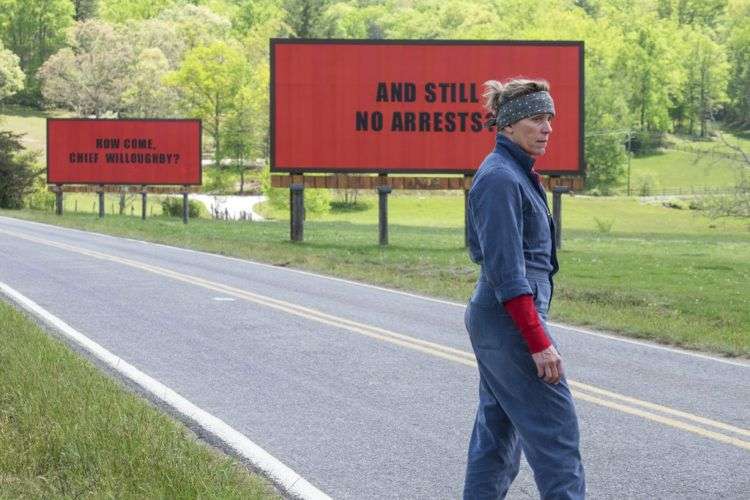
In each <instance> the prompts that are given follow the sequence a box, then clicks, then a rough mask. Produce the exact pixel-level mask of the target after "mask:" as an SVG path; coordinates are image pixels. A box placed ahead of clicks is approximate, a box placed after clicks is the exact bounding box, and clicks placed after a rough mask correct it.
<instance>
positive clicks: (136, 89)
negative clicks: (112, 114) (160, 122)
mask: <svg viewBox="0 0 750 500" xmlns="http://www.w3.org/2000/svg"><path fill="white" fill-rule="evenodd" d="M168 72H169V61H167V58H166V57H165V56H164V54H162V52H161V50H159V49H157V48H151V49H145V50H143V51H141V53H140V55H139V56H138V59H137V60H136V63H135V67H134V69H133V76H132V78H131V79H130V82H129V85H128V87H127V88H126V89H125V91H124V92H123V94H122V109H123V114H124V115H125V116H131V117H138V118H170V117H173V116H176V114H177V93H176V92H175V90H174V87H170V86H168V85H165V84H164V83H163V82H162V80H163V78H164V76H166V74H167V73H168Z"/></svg>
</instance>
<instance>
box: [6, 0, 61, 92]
mask: <svg viewBox="0 0 750 500" xmlns="http://www.w3.org/2000/svg"><path fill="white" fill-rule="evenodd" d="M73 15H74V10H73V4H72V3H71V2H70V0H0V34H1V35H0V36H2V41H3V43H4V44H5V47H6V48H7V49H9V50H11V51H12V52H14V53H15V54H16V55H17V56H18V57H19V59H20V61H19V62H20V66H21V70H23V72H24V73H25V74H26V82H25V90H24V91H23V92H20V93H19V94H18V96H17V99H18V100H19V101H21V102H24V103H26V104H34V105H38V104H40V102H39V101H40V90H39V82H38V80H37V77H36V75H37V69H39V67H40V66H41V65H42V63H43V62H44V61H45V60H46V59H47V58H48V57H49V56H50V54H52V53H54V52H55V51H56V50H58V49H59V48H60V47H62V46H63V45H64V43H65V30H66V28H68V27H69V26H70V25H71V24H72V23H73Z"/></svg>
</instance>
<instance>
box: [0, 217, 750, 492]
mask: <svg viewBox="0 0 750 500" xmlns="http://www.w3.org/2000/svg"><path fill="white" fill-rule="evenodd" d="M0 282H3V283H5V284H6V285H8V286H10V287H12V288H14V289H15V290H17V291H19V292H20V293H22V294H24V295H26V296H27V297H29V298H30V299H31V300H33V301H35V302H36V303H37V304H39V305H41V306H42V307H44V308H45V309H47V310H48V311H50V312H51V313H52V314H54V315H56V316H58V317H59V318H61V319H62V320H64V321H65V322H67V323H68V324H69V325H71V326H72V327H73V328H75V329H77V330H78V331H80V332H82V333H84V334H85V335H86V336H88V337H89V338H90V339H92V340H94V341H95V342H97V343H99V344H100V345H102V346H103V347H105V348H106V349H108V350H110V351H111V352H113V353H115V354H116V355H118V356H120V357H121V358H123V359H124V360H126V361H127V362H129V363H130V364H132V365H134V366H135V367H137V368H138V369H140V370H142V371H143V372H145V373H147V374H148V375H150V376H151V377H153V378H154V379H156V380H158V381H160V382H162V383H163V384H165V385H167V386H169V387H171V388H172V389H174V390H175V391H177V392H178V393H180V394H181V395H182V396H184V397H185V398H186V399H188V400H189V401H191V402H192V403H194V404H195V405H197V406H199V407H200V408H202V409H203V410H206V411H207V412H209V413H211V414H213V415H215V416H216V417H218V418H220V419H222V420H223V421H224V422H226V423H228V424H229V425H231V426H232V427H233V428H234V429H236V430H238V431H239V432H241V433H242V434H244V435H245V436H247V437H248V438H250V439H251V440H252V441H254V442H255V443H257V444H258V445H260V446H261V447H263V448H264V449H265V450H267V451H268V452H269V453H271V454H272V455H274V456H275V457H276V458H278V459H279V460H281V461H282V462H284V463H285V464H286V465H288V466H289V467H291V468H292V469H294V470H295V471H296V472H298V473H299V474H301V475H302V476H303V477H304V478H305V479H307V480H308V481H310V482H311V483H312V484H313V485H315V486H317V487H318V488H320V489H321V490H323V491H324V492H326V493H328V494H329V495H331V496H332V497H334V498H409V499H415V498H424V499H436V498H458V497H460V492H461V487H462V481H463V469H464V465H465V454H466V449H467V444H468V438H469V433H470V431H471V427H472V422H473V417H474V411H475V405H476V401H477V395H476V391H477V379H478V376H477V370H476V368H475V363H474V361H473V356H472V355H471V348H470V345H469V342H468V339H467V335H466V332H465V329H464V325H463V312H464V309H463V305H462V304H453V303H450V302H445V301H439V300H433V299H428V298H424V297H418V296H414V295H409V294H404V293H400V292H394V291H390V290H384V289H379V288H376V287H371V286H366V285H361V284H356V283H351V282H346V281H342V280H336V279H331V278H326V277H322V276H318V275H313V274H309V273H303V272H299V271H294V270H290V269H286V268H277V267H272V266H268V265H262V264H256V263H252V262H247V261H240V260H236V259H230V258H226V257H221V256H214V255H209V254H204V253H199V252H192V251H188V250H182V249H177V248H171V247H166V246H161V245H154V244H150V243H144V242H140V241H134V240H128V239H122V238H115V237H111V236H105V235H98V234H92V233H85V232H81V231H74V230H68V229H61V228H55V227H51V226H46V225H42V224H35V223H29V222H24V221H20V220H15V219H11V218H5V217H0ZM448 285H449V284H448ZM553 307H554V304H553ZM553 335H555V336H556V338H557V339H558V341H559V343H560V344H561V352H562V355H563V358H564V360H565V363H566V367H567V373H568V378H569V380H570V383H571V387H572V389H573V390H574V394H575V397H576V405H577V409H578V413H579V418H580V423H581V432H582V452H583V456H584V463H585V467H586V473H587V478H588V491H589V497H590V498H618V499H619V498H649V499H651V498H675V499H677V498H679V499H686V498H696V499H698V498H700V499H708V498H722V499H735V498H736V499H741V498H745V499H747V498H750V430H748V429H750V382H749V381H748V376H750V365H748V363H747V362H745V361H741V360H739V361H738V360H725V359H719V358H713V357H711V356H703V355H700V354H695V353H686V352H684V351H679V350H674V349H669V348H663V347H660V346H655V345H651V344H646V343H640V342H632V341H627V340H619V339H617V338H613V337H609V336H603V335H600V334H597V333H595V332H586V331H581V330H577V329H572V328H565V327H562V326H557V327H554V328H553ZM536 496H537V495H536V488H535V486H534V482H533V478H532V475H531V473H530V471H529V469H528V467H526V466H525V465H524V467H523V468H522V470H521V473H520V475H519V477H518V479H517V480H516V482H515V483H514V485H513V488H512V489H511V492H510V494H509V498H535V497H536Z"/></svg>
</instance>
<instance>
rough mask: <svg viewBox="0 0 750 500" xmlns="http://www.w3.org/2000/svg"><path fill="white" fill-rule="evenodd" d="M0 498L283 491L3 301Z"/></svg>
mask: <svg viewBox="0 0 750 500" xmlns="http://www.w3.org/2000/svg"><path fill="white" fill-rule="evenodd" d="M0 338H2V342H0V497H1V498H80V497H93V498H201V497H202V498H238V499H239V498H242V499H245V498H253V499H264V498H278V496H277V495H276V494H275V493H274V492H273V490H272V489H271V488H270V486H269V485H268V484H267V483H266V481H265V480H264V479H262V478H260V477H258V476H254V475H251V474H249V473H248V472H247V470H246V469H245V468H244V467H242V466H241V465H239V464H238V463H236V462H234V461H232V460H230V459H228V458H227V457H225V456H223V455H220V454H219V453H217V452H216V451H214V450H213V449H210V448H209V447H207V446H205V445H203V444H201V443H200V442H198V441H197V440H196V439H195V438H194V437H193V436H192V434H191V433H190V432H189V431H188V430H187V429H186V428H184V427H182V426H181V425H179V424H176V423H175V422H173V421H172V420H171V419H170V418H169V417H167V416H166V415H164V414H163V413H162V412H161V411H159V410H157V409H155V408H153V407H152V406H150V405H149V404H148V403H146V402H145V401H143V400H142V399H141V398H139V397H137V396H135V395H133V394H130V393H128V392H126V391H125V390H124V389H122V388H121V387H120V386H119V384H117V383H116V382H114V381H112V380H111V379H110V378H108V377H107V376H105V375H103V374H102V373H101V372H100V371H99V370H98V369H96V368H95V367H93V366H92V365H91V364H90V363H89V362H88V361H85V360H84V359H82V358H81V357H80V356H78V355H76V354H73V353H72V352H71V351H70V350H69V349H68V348H67V347H66V346H64V345H63V344H62V343H60V342H58V341H57V340H54V339H52V338H50V336H49V335H48V334H46V333H45V332H43V331H41V330H40V329H39V327H37V326H36V325H35V324H33V323H32V322H30V321H29V320H28V319H26V318H25V317H24V316H22V315H21V314H19V313H18V312H16V311H15V310H14V309H13V308H11V307H10V306H9V305H7V304H5V303H4V302H2V301H0Z"/></svg>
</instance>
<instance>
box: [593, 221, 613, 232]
mask: <svg viewBox="0 0 750 500" xmlns="http://www.w3.org/2000/svg"><path fill="white" fill-rule="evenodd" d="M594 222H595V223H596V229H597V230H598V231H599V232H600V233H602V234H609V233H610V232H612V226H613V225H614V223H615V220H614V219H600V218H598V217H594Z"/></svg>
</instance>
